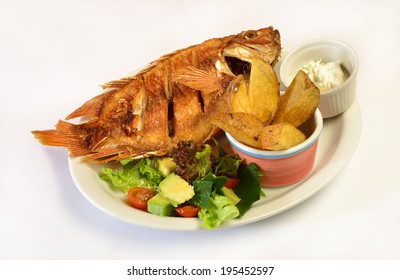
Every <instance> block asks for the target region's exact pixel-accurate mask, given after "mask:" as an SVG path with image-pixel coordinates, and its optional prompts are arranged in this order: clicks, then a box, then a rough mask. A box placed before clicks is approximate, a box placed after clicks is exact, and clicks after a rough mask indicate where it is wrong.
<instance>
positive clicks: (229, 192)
mask: <svg viewBox="0 0 400 280" xmlns="http://www.w3.org/2000/svg"><path fill="white" fill-rule="evenodd" d="M221 191H222V193H223V194H224V195H225V196H226V197H227V198H229V199H230V200H231V201H232V203H233V204H235V205H236V204H238V202H239V201H240V198H239V197H238V196H237V195H236V194H235V192H234V191H233V190H232V189H229V188H227V187H222V188H221Z"/></svg>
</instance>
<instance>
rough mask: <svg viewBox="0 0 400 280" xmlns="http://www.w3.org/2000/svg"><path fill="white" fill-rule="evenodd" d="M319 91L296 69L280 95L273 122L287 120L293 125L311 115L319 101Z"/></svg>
mask: <svg viewBox="0 0 400 280" xmlns="http://www.w3.org/2000/svg"><path fill="white" fill-rule="evenodd" d="M320 97H321V95H320V91H319V89H318V88H317V87H316V86H315V85H314V84H313V82H312V81H311V80H310V78H308V76H307V74H306V73H304V72H303V71H301V70H300V71H298V72H297V74H296V76H295V78H294V79H293V81H292V82H291V84H290V85H289V87H288V89H287V90H286V92H285V94H284V95H283V96H281V98H280V99H279V103H278V109H277V112H276V115H275V118H274V120H273V122H272V123H273V124H277V123H282V122H288V123H291V124H293V125H294V126H295V127H299V126H300V125H301V124H302V123H304V122H305V121H306V120H308V119H309V118H310V117H312V116H313V114H314V112H315V110H316V109H317V107H318V105H319V101H320Z"/></svg>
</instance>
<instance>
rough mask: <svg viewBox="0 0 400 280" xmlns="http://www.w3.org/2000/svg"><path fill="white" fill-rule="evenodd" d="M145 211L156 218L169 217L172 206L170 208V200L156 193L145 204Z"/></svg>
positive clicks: (172, 210)
mask: <svg viewBox="0 0 400 280" xmlns="http://www.w3.org/2000/svg"><path fill="white" fill-rule="evenodd" d="M147 211H149V212H150V213H152V214H155V215H158V216H171V215H172V213H173V212H174V206H172V204H171V200H169V199H168V198H165V197H164V196H163V195H162V194H161V193H158V194H156V195H155V196H153V197H152V198H150V199H149V201H148V202H147Z"/></svg>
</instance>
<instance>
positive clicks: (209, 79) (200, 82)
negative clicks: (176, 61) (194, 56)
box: [172, 66, 224, 92]
mask: <svg viewBox="0 0 400 280" xmlns="http://www.w3.org/2000/svg"><path fill="white" fill-rule="evenodd" d="M172 80H173V81H174V82H178V83H180V84H183V85H185V86H187V87H190V88H192V89H195V90H199V91H202V92H214V91H219V90H223V89H224V88H223V86H222V84H223V81H222V78H220V77H218V76H217V75H216V74H214V73H212V72H207V71H204V70H202V69H199V68H195V67H191V66H188V67H187V68H184V69H182V70H177V71H175V73H173V75H172Z"/></svg>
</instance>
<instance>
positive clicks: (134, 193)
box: [128, 187, 154, 211]
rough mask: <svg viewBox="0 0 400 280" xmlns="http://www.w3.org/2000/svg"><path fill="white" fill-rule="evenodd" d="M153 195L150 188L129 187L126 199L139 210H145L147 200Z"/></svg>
mask: <svg viewBox="0 0 400 280" xmlns="http://www.w3.org/2000/svg"><path fill="white" fill-rule="evenodd" d="M153 196H154V192H153V191H152V190H149V189H146V188H142V187H135V188H132V189H129V191H128V201H129V203H130V204H131V205H132V206H133V207H135V208H137V209H140V210H146V211H147V201H148V200H149V199H150V198H152V197H153Z"/></svg>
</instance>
